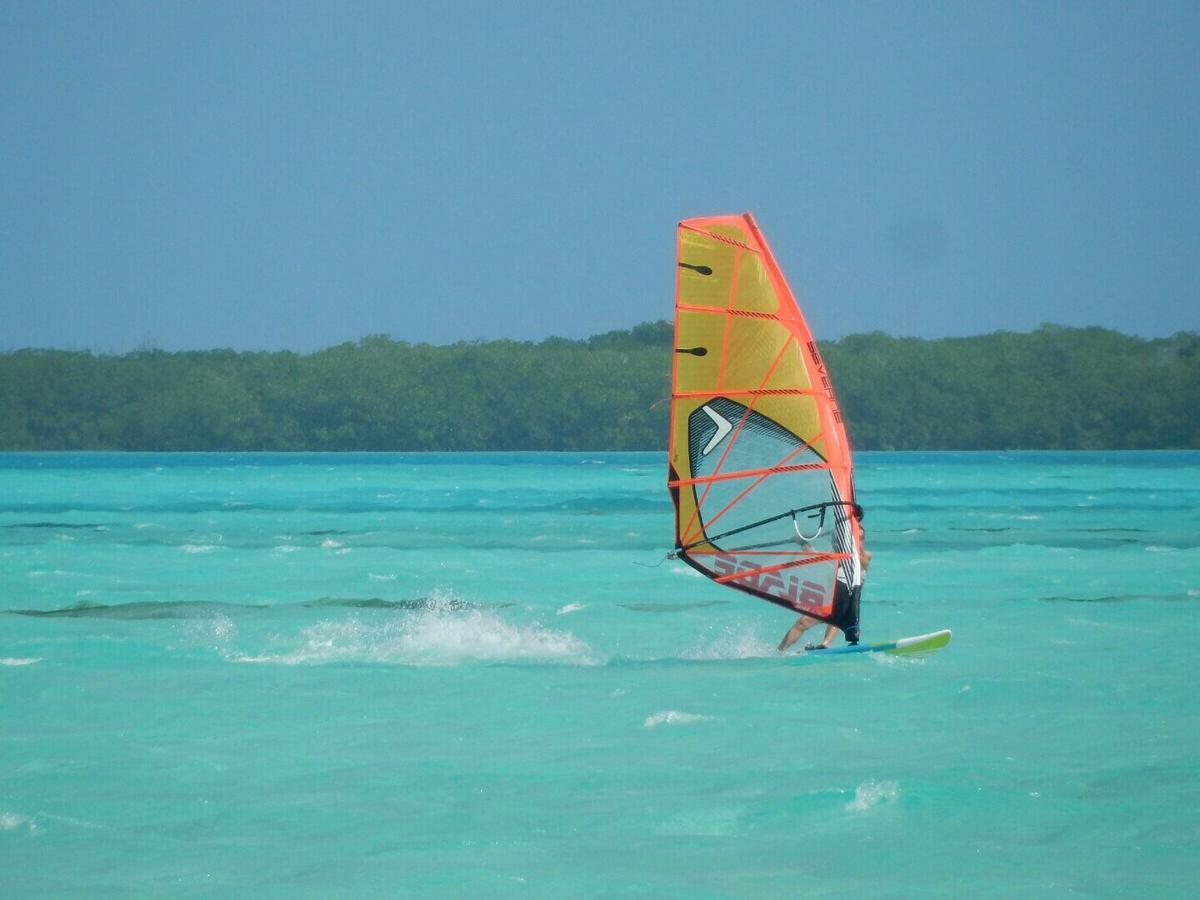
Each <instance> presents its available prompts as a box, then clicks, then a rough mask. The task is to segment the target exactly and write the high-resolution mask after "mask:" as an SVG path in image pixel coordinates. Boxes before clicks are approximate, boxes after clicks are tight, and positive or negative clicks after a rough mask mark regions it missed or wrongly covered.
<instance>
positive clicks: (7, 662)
mask: <svg viewBox="0 0 1200 900" xmlns="http://www.w3.org/2000/svg"><path fill="white" fill-rule="evenodd" d="M42 659H43V657H41V656H4V657H0V666H32V665H33V664H34V663H40V662H41V661H42Z"/></svg>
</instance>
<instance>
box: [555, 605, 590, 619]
mask: <svg viewBox="0 0 1200 900" xmlns="http://www.w3.org/2000/svg"><path fill="white" fill-rule="evenodd" d="M583 608H584V606H583V604H582V603H568V604H567V605H566V606H560V607H559V608H558V614H559V615H560V616H565V615H568V614H569V613H573V612H579V611H580V610H581V609H583Z"/></svg>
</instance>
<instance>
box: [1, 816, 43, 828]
mask: <svg viewBox="0 0 1200 900" xmlns="http://www.w3.org/2000/svg"><path fill="white" fill-rule="evenodd" d="M22 825H28V826H29V830H30V831H31V832H32V831H34V830H35V828H34V825H33V821H32V820H31V819H30V818H29V816H22V815H20V814H19V813H10V812H0V831H16V830H17V829H18V828H20V827H21V826H22Z"/></svg>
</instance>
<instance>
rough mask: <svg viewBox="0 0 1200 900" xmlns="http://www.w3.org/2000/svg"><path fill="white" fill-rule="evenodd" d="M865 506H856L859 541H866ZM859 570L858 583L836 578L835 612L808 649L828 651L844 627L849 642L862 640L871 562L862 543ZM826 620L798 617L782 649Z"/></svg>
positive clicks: (854, 642)
mask: <svg viewBox="0 0 1200 900" xmlns="http://www.w3.org/2000/svg"><path fill="white" fill-rule="evenodd" d="M860 510H861V507H859V508H856V509H855V512H856V513H857V515H856V516H855V525H856V526H857V527H858V529H859V540H860V542H861V541H862V540H863V535H862V525H861V524H859V522H858V519H859V518H860V517H861V511H860ZM859 562H860V566H859V572H858V573H857V575H858V577H857V578H854V577H853V576H851V580H852V581H856V582H857V583H856V584H854V585H848V584H847V583H846V582H845V581H842V580H841V579H840V578H838V579H837V580H835V581H834V588H833V615H832V617H831V618H830V619H829V620H828V621H827V622H826V623H825V635H824V636H823V637H822V638H821V643H819V644H807V645H805V647H804V649H805V650H828V649H829V645H830V644H832V643H833V639H834V638H835V637H837V633H838V631H839V630H840V631H841V632H842V633H843V634H845V635H846V643H847V644H857V643H858V604H859V599H860V598H861V596H862V579H863V576H864V575H865V574H866V572H867V567H868V566H870V564H871V554H870V553H869V552H868V551H867V548H866V546H865V545H863V546H862V553H861V555H860V556H859ZM820 621H823V620H821V619H818V618H816V617H815V616H807V615H805V616H801V617H800V618H799V619H797V620H796V624H795V625H793V626H792V627H791V628H790V629H788V633H787V634H785V635H784V636H783V640H782V641H780V642H779V649H780V650H781V651H782V650H786V649H787V648H788V647H790V646H792V644H794V643H796V641H798V640H800V635H802V634H804V632H806V631H808V629H810V628H812V627H813V626H814V625H816V624H817V623H818V622H820Z"/></svg>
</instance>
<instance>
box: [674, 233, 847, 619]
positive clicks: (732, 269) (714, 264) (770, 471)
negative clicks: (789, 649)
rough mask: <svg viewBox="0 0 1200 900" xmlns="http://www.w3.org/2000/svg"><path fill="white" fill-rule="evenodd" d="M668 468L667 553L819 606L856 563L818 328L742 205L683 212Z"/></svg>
mask: <svg viewBox="0 0 1200 900" xmlns="http://www.w3.org/2000/svg"><path fill="white" fill-rule="evenodd" d="M677 250H678V257H677V260H676V262H677V266H676V279H677V280H676V293H675V306H676V311H675V354H674V357H675V361H674V368H673V377H672V396H671V426H670V427H671V430H670V434H669V443H670V448H669V457H670V472H669V475H668V483H669V487H670V490H671V495H672V498H673V499H674V502H675V510H676V553H677V554H678V556H679V557H680V558H681V559H684V560H685V561H686V562H688V563H689V564H690V565H692V566H693V567H695V568H696V569H698V570H699V571H701V572H703V573H704V574H705V575H707V576H708V577H710V578H712V579H713V580H715V581H717V582H719V583H721V584H727V585H729V586H731V587H735V588H738V589H740V590H743V591H746V592H748V593H751V594H754V595H755V596H759V597H762V598H763V599H767V600H770V601H771V602H773V603H778V604H780V605H782V606H787V607H789V608H791V609H796V610H800V611H804V612H807V613H811V614H813V615H816V616H818V617H820V618H825V617H827V616H829V615H830V614H831V612H832V603H833V592H834V587H835V582H836V581H837V580H838V579H841V580H843V581H845V582H846V583H847V584H849V583H850V581H851V579H852V578H853V577H856V576H857V574H858V572H859V569H858V567H859V565H860V562H859V560H860V553H861V546H862V544H861V528H860V527H859V526H858V525H857V522H856V521H855V520H854V517H853V515H852V511H853V510H854V509H855V504H854V486H853V472H852V469H851V459H850V445H849V441H848V440H847V438H846V433H845V428H844V426H843V425H842V420H841V415H840V413H839V411H838V408H837V401H836V398H835V397H834V393H833V388H832V385H831V384H830V382H829V378H828V374H827V373H826V371H825V367H824V363H823V362H822V361H821V357H820V353H819V351H818V350H817V345H816V342H815V341H814V340H813V338H812V335H811V333H810V331H809V328H808V325H807V324H806V323H805V321H804V317H803V316H802V315H801V313H800V310H799V307H798V306H797V305H796V301H795V298H794V297H793V296H792V293H791V291H790V289H789V288H788V286H787V283H786V281H785V280H784V278H783V274H782V272H781V271H780V269H779V266H778V264H777V262H776V261H775V258H774V256H773V255H772V254H771V251H770V249H769V248H768V246H767V244H766V241H765V240H764V239H763V237H762V233H761V232H760V231H759V229H758V226H757V225H756V224H755V222H754V220H753V218H752V217H751V216H750V215H749V214H746V215H742V216H718V217H711V218H701V219H689V220H687V221H684V222H681V223H680V225H679V232H678V244H677Z"/></svg>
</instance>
